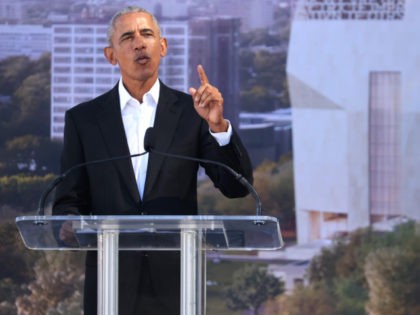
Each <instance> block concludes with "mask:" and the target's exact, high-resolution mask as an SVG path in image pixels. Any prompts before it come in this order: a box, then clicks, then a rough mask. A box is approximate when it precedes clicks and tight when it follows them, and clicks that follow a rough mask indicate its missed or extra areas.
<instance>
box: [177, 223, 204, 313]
mask: <svg viewBox="0 0 420 315" xmlns="http://www.w3.org/2000/svg"><path fill="white" fill-rule="evenodd" d="M201 245H202V244H201V233H200V232H198V231H195V230H188V229H185V230H182V231H181V315H202V305H201V304H202V292H201V290H202V266H201V264H202V255H201Z"/></svg>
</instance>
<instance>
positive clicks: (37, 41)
mask: <svg viewBox="0 0 420 315" xmlns="http://www.w3.org/2000/svg"><path fill="white" fill-rule="evenodd" d="M0 42H1V47H0V60H2V59H5V58H8V57H12V56H28V57H29V58H31V59H38V58H39V57H40V56H41V55H42V54H44V53H47V52H50V51H51V28H49V27H44V26H42V25H8V24H3V25H0Z"/></svg>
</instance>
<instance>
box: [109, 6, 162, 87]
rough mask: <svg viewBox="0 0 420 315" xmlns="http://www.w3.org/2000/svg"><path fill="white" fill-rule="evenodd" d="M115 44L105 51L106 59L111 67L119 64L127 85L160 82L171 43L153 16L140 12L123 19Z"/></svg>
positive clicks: (123, 16) (114, 38) (115, 36)
mask: <svg viewBox="0 0 420 315" xmlns="http://www.w3.org/2000/svg"><path fill="white" fill-rule="evenodd" d="M111 41H112V45H111V47H107V48H105V57H106V58H107V59H108V61H109V62H110V63H111V64H113V65H116V64H118V65H119V67H120V70H121V74H122V77H123V81H124V83H125V84H133V83H134V84H136V83H140V82H141V83H142V84H144V83H150V84H153V83H154V82H155V81H156V79H157V77H158V71H159V64H160V58H162V57H164V56H165V55H166V51H167V44H166V40H165V39H164V38H161V37H160V33H159V30H158V28H157V26H156V25H155V24H154V23H153V20H152V17H151V16H150V15H149V14H147V13H143V12H136V13H127V14H124V15H122V16H120V17H119V18H118V19H117V20H116V22H115V27H114V33H113V34H112V38H111ZM134 81H140V82H134Z"/></svg>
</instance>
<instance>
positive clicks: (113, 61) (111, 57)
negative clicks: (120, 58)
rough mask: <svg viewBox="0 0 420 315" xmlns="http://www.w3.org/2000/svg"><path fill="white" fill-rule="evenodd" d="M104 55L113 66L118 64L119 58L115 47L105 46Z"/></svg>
mask: <svg viewBox="0 0 420 315" xmlns="http://www.w3.org/2000/svg"><path fill="white" fill-rule="evenodd" d="M104 56H105V58H106V60H108V62H109V63H110V64H112V65H113V66H115V65H116V64H117V59H116V58H115V54H114V49H113V48H112V47H105V48H104Z"/></svg>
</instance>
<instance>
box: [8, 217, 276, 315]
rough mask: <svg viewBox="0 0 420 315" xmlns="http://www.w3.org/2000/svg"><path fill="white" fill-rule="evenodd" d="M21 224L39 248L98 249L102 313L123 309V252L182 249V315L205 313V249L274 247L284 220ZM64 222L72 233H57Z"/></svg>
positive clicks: (29, 220) (22, 220) (20, 220)
mask: <svg viewBox="0 0 420 315" xmlns="http://www.w3.org/2000/svg"><path fill="white" fill-rule="evenodd" d="M16 224H17V226H18V229H19V232H20V234H21V236H22V239H23V241H24V243H25V245H26V246H27V247H28V248H30V249H36V250H82V251H85V250H97V251H98V314H100V315H117V314H118V251H119V250H147V251H151V250H165V251H166V250H178V251H180V252H181V315H202V314H204V313H205V311H203V304H205V303H204V302H205V301H203V294H202V293H203V292H202V290H203V287H204V286H205V285H204V282H203V276H204V275H203V273H202V269H203V268H202V267H203V264H204V263H205V262H203V255H202V253H203V251H206V250H275V249H278V248H280V247H282V246H283V241H282V238H281V234H280V226H279V222H278V220H277V219H276V218H273V217H268V216H166V215H159V216H149V215H147V216H23V217H17V218H16ZM63 225H66V226H67V227H68V226H70V227H71V229H70V231H71V237H66V240H65V241H63V240H60V238H59V237H58V235H59V232H60V229H61V227H62V226H63Z"/></svg>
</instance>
